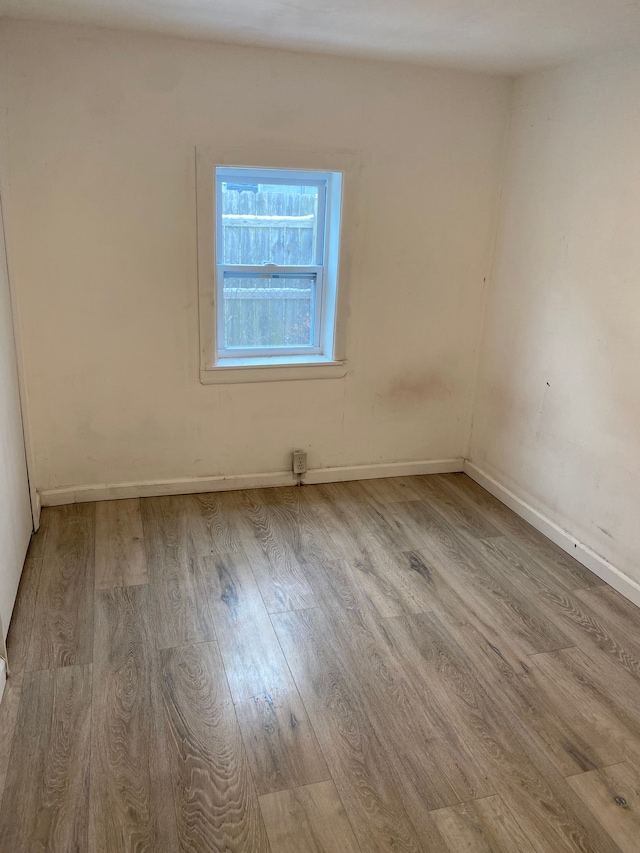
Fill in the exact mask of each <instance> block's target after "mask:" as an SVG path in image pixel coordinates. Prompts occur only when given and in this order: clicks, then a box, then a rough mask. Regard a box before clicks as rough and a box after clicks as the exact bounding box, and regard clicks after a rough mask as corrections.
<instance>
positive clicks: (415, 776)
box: [309, 562, 495, 824]
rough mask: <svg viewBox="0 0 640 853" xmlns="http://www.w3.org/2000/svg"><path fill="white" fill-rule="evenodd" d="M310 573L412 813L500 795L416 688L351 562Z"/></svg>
mask: <svg viewBox="0 0 640 853" xmlns="http://www.w3.org/2000/svg"><path fill="white" fill-rule="evenodd" d="M309 578H310V582H311V584H312V586H313V588H314V591H315V593H316V598H317V599H318V601H319V603H320V606H321V608H322V609H323V611H324V613H325V615H326V617H327V619H328V621H329V622H330V624H331V627H332V629H333V633H334V635H335V636H336V638H337V639H338V641H339V643H340V648H341V653H342V655H343V657H344V661H345V663H346V664H348V665H349V666H350V667H351V668H352V669H353V670H354V671H355V672H356V673H357V674H358V679H359V681H360V683H361V685H362V692H363V696H364V699H365V702H366V705H367V712H368V715H369V718H370V720H371V722H372V723H373V726H374V728H375V729H376V731H377V733H378V736H379V737H380V739H381V741H383V742H384V743H385V744H386V745H387V747H388V749H389V754H390V755H391V760H392V761H393V762H394V764H395V766H396V769H397V773H398V777H399V779H400V780H401V782H400V787H401V791H402V795H403V800H404V801H405V805H406V807H407V810H408V813H409V816H410V817H411V818H412V819H414V815H415V814H418V815H419V814H420V813H421V812H422V811H423V810H424V809H425V808H427V809H436V808H441V807H443V806H445V805H450V804H452V803H455V802H458V801H464V800H469V799H475V798H476V797H482V796H486V795H488V794H492V793H494V792H495V788H494V787H493V786H492V785H491V784H490V782H489V780H488V779H487V776H486V774H485V773H484V772H483V771H482V768H480V767H479V766H478V764H477V763H476V761H475V758H474V757H473V755H472V753H471V752H470V751H468V750H466V748H465V746H464V744H462V742H461V741H460V740H459V739H458V738H456V737H455V733H454V732H452V730H451V728H450V727H448V726H446V725H445V717H444V715H443V714H442V713H441V710H440V709H439V708H437V707H436V706H435V705H434V704H433V703H431V702H429V701H428V699H427V700H425V699H424V698H423V697H422V696H421V695H420V694H419V693H418V692H417V691H416V690H415V688H414V687H413V686H412V684H411V682H410V680H409V679H408V677H407V675H406V673H405V671H404V669H403V666H402V661H401V660H400V659H399V658H398V656H397V655H395V654H394V650H393V648H392V646H391V644H390V643H389V640H388V637H387V635H386V629H385V627H384V626H383V625H381V624H380V623H379V621H378V620H377V619H376V618H375V617H374V613H373V611H372V610H371V608H370V606H369V604H368V602H367V601H366V599H365V597H364V596H363V595H362V593H361V592H360V590H359V588H358V585H357V583H356V580H355V579H354V578H353V576H352V575H351V572H350V571H349V568H348V567H347V565H346V563H339V562H333V563H330V564H324V565H323V564H316V565H315V566H310V567H309ZM407 743H410V744H411V749H409V750H408V749H406V744H407ZM417 820H418V818H416V819H415V820H414V824H415V823H417Z"/></svg>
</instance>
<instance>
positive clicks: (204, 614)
mask: <svg viewBox="0 0 640 853" xmlns="http://www.w3.org/2000/svg"><path fill="white" fill-rule="evenodd" d="M141 512H142V523H143V530H144V542H145V549H146V555H147V566H148V569H149V587H150V590H151V600H152V605H153V609H154V624H155V628H154V634H155V639H156V646H157V647H158V648H172V647H173V646H180V645H183V644H185V643H199V642H207V641H209V640H212V639H213V638H214V629H213V619H212V617H211V611H210V609H209V604H208V600H207V591H206V587H205V586H204V584H203V582H202V577H201V575H200V572H199V571H198V566H197V557H196V555H195V553H194V550H193V544H192V540H191V537H190V536H189V535H188V527H187V512H186V507H185V504H184V502H183V501H182V499H181V498H179V497H161V498H145V499H144V500H142V501H141Z"/></svg>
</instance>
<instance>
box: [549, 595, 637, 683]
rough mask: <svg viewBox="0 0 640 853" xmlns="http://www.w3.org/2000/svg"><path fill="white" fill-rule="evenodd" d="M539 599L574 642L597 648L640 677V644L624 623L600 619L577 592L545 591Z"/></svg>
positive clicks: (550, 615)
mask: <svg viewBox="0 0 640 853" xmlns="http://www.w3.org/2000/svg"><path fill="white" fill-rule="evenodd" d="M539 602H540V607H541V608H542V609H544V611H545V613H546V614H548V617H549V618H550V619H555V620H556V623H557V624H559V625H560V626H561V628H562V632H563V633H564V634H565V635H566V636H567V637H569V638H570V639H571V645H577V646H580V647H581V648H584V649H585V650H587V651H588V650H589V649H590V648H593V647H595V648H597V649H599V650H600V651H602V652H604V653H605V654H607V655H609V656H610V657H611V658H612V659H613V660H615V661H616V662H617V664H618V665H619V666H620V667H621V668H622V669H624V670H626V671H627V672H629V673H630V674H631V675H633V676H635V677H636V678H639V679H640V644H638V643H635V642H634V640H633V639H632V638H630V637H629V636H628V635H627V634H626V633H625V631H624V628H623V627H622V626H620V627H619V626H618V625H617V623H616V622H615V621H613V620H611V619H607V618H604V619H603V618H600V616H599V615H598V614H597V612H596V611H595V610H593V609H592V608H591V607H590V606H589V604H586V603H585V602H584V600H583V599H581V598H579V597H578V594H577V593H563V592H556V591H554V590H550V589H549V590H543V591H541V592H540V595H539Z"/></svg>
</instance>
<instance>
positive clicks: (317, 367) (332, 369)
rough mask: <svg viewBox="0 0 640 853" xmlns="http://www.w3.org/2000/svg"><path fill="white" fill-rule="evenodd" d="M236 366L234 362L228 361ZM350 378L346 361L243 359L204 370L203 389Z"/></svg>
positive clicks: (287, 358)
mask: <svg viewBox="0 0 640 853" xmlns="http://www.w3.org/2000/svg"><path fill="white" fill-rule="evenodd" d="M226 361H229V362H233V359H226ZM346 375H347V364H346V362H345V361H331V360H329V359H326V358H325V357H324V356H322V355H318V356H313V355H309V356H295V355H290V356H288V357H284V356H282V357H281V358H274V359H271V360H269V361H268V362H267V360H266V359H255V360H253V363H252V360H251V359H248V358H244V359H242V360H241V361H240V359H239V360H238V361H237V362H236V363H235V364H226V365H219V366H218V367H216V369H215V370H201V371H200V382H201V384H202V385H224V384H229V383H231V384H234V383H236V382H295V381H297V380H300V379H342V378H343V377H344V376H346Z"/></svg>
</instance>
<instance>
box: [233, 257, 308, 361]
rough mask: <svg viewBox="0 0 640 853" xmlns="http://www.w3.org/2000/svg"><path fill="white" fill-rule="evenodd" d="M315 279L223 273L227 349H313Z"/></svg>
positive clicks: (295, 276) (303, 276)
mask: <svg viewBox="0 0 640 853" xmlns="http://www.w3.org/2000/svg"><path fill="white" fill-rule="evenodd" d="M315 299H316V276H315V274H309V275H282V274H276V275H269V274H264V275H257V274H255V273H245V274H239V273H225V274H224V346H225V348H228V349H233V348H243V349H245V348H263V347H308V346H313V340H314V329H313V326H314V316H315Z"/></svg>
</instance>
